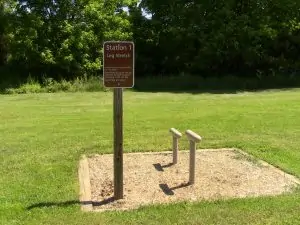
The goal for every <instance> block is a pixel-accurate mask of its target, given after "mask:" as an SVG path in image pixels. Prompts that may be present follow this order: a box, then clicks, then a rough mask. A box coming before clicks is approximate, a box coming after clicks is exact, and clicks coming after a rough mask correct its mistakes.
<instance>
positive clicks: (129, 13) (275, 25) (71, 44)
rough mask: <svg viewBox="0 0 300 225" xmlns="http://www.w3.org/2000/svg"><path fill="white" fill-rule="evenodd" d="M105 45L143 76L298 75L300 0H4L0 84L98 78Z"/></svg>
mask: <svg viewBox="0 0 300 225" xmlns="http://www.w3.org/2000/svg"><path fill="white" fill-rule="evenodd" d="M107 40H130V41H134V42H135V49H136V54H135V55H136V59H135V61H136V63H135V64H136V75H137V76H140V77H141V76H157V75H170V74H172V75H179V74H195V75H199V76H207V75H210V74H217V75H219V76H224V75H226V74H236V75H238V76H269V75H270V74H271V75H274V74H276V73H278V72H280V73H286V74H296V73H297V72H298V70H299V69H300V61H299V57H300V1H294V0H226V1H225V0H201V1H200V0H194V1H193V0H188V1H183V0H142V1H138V0H109V1H108V0H19V1H15V0H1V2H0V72H1V75H0V81H3V80H7V79H26V78H27V77H28V76H29V75H30V76H34V77H35V78H37V79H43V78H44V77H51V78H54V79H60V78H64V79H73V78H75V77H80V76H91V75H99V74H101V73H102V65H101V62H102V51H103V49H102V45H103V42H104V41H107Z"/></svg>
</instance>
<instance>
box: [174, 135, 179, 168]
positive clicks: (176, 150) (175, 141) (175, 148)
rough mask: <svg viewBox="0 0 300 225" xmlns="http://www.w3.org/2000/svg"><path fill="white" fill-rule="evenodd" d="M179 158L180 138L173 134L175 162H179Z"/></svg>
mask: <svg viewBox="0 0 300 225" xmlns="http://www.w3.org/2000/svg"><path fill="white" fill-rule="evenodd" d="M177 159H178V138H177V137H175V136H173V164H176V163H177Z"/></svg>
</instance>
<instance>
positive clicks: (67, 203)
mask: <svg viewBox="0 0 300 225" xmlns="http://www.w3.org/2000/svg"><path fill="white" fill-rule="evenodd" d="M113 201H115V198H114V197H110V198H107V199H104V200H103V201H99V202H94V201H77V200H72V201H65V202H40V203H36V204H33V205H30V206H28V207H27V208H26V209H27V210H32V209H35V208H50V207H68V206H71V205H90V204H92V205H93V206H102V205H106V204H108V203H111V202H113Z"/></svg>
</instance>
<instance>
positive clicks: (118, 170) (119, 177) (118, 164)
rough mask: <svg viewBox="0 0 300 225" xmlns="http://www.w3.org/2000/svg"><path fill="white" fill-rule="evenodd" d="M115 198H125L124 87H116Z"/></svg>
mask: <svg viewBox="0 0 300 225" xmlns="http://www.w3.org/2000/svg"><path fill="white" fill-rule="evenodd" d="M113 108H114V109H113V110H114V118H113V119H114V198H115V199H116V200H117V199H122V198H123V89H122V88H114V102H113Z"/></svg>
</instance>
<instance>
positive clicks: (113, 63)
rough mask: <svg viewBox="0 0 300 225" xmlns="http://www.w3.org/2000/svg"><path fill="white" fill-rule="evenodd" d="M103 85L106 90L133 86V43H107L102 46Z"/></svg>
mask: <svg viewBox="0 0 300 225" xmlns="http://www.w3.org/2000/svg"><path fill="white" fill-rule="evenodd" d="M103 51H104V56H103V83H104V87H108V88H132V87H133V86H134V43H133V42H127V41H107V42H105V43H104V45H103Z"/></svg>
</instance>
